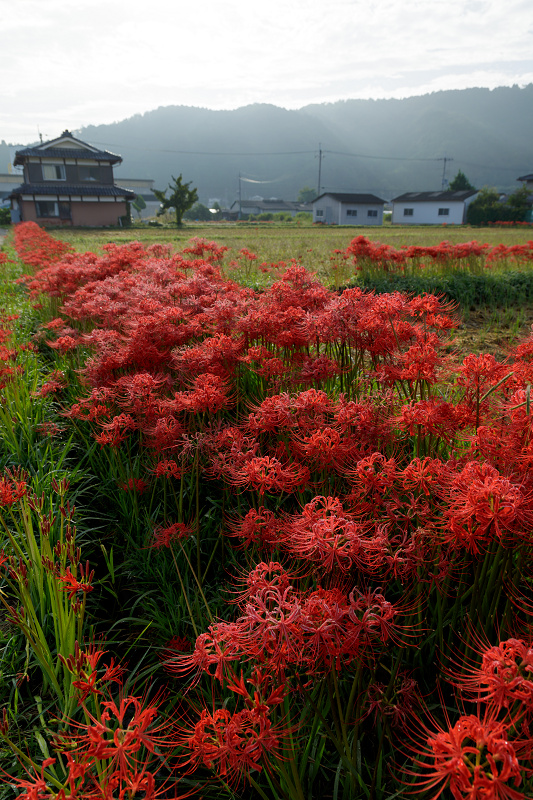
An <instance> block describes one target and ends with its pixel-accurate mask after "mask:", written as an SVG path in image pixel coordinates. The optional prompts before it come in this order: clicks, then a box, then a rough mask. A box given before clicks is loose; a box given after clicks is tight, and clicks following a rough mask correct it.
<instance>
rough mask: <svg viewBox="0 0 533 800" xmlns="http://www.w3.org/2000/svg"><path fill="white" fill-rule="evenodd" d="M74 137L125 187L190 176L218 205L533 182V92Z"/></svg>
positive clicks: (244, 114)
mask: <svg viewBox="0 0 533 800" xmlns="http://www.w3.org/2000/svg"><path fill="white" fill-rule="evenodd" d="M60 133H61V131H57V135H59V134H60ZM74 133H75V135H76V136H78V137H79V138H81V139H84V140H86V141H88V142H91V143H92V144H94V145H97V146H98V147H101V148H102V149H107V150H111V151H113V152H115V153H119V154H120V155H121V156H122V158H123V163H122V165H121V166H120V167H118V168H117V169H116V170H115V176H116V181H117V183H120V177H121V176H122V177H124V178H152V179H154V180H155V188H159V189H164V188H165V186H166V185H167V184H168V181H169V180H170V178H171V175H175V176H177V175H179V174H180V173H182V174H183V178H184V180H186V181H192V184H193V185H194V186H196V187H197V188H198V193H199V197H200V200H201V201H202V202H203V203H207V202H208V200H209V199H213V198H218V199H219V200H220V201H221V202H222V203H223V204H226V205H231V203H232V202H233V201H235V200H236V199H237V198H238V192H239V183H240V187H241V192H242V199H247V198H250V197H253V196H255V195H261V196H262V197H265V198H268V197H277V198H282V199H284V200H295V199H296V197H297V195H298V192H299V190H300V189H301V188H302V187H304V186H310V187H312V188H315V189H317V188H318V177H319V168H320V188H321V190H322V191H348V192H372V193H374V194H377V195H379V196H380V197H382V198H383V199H385V200H389V199H391V198H392V197H394V196H396V195H399V194H401V193H403V192H406V191H416V190H419V191H430V190H435V191H436V190H440V189H441V188H442V186H443V178H444V179H446V180H452V179H453V177H454V175H455V174H456V173H457V171H458V170H459V169H461V170H462V171H463V172H464V173H465V174H466V175H467V177H468V178H469V180H470V182H471V183H473V184H474V185H475V186H476V187H478V188H480V187H482V186H484V185H489V186H495V187H496V188H498V189H500V190H502V191H513V190H514V189H516V188H518V187H519V186H520V185H521V184H520V183H518V182H517V178H518V177H519V176H521V175H524V174H527V173H531V172H533V84H530V85H528V86H525V87H523V88H520V87H518V86H513V87H502V88H499V89H493V90H490V89H464V90H458V91H443V92H435V93H432V94H428V95H423V96H419V97H410V98H406V99H403V100H346V101H339V102H336V103H322V104H319V105H308V106H305V107H304V108H301V109H299V110H295V111H289V110H286V109H283V108H278V107H277V106H273V105H266V104H256V105H249V106H245V107H243V108H238V109H236V110H233V111H212V110H209V109H206V108H195V107H190V106H165V107H161V108H157V109H155V110H154V111H149V112H146V113H145V114H137V115H135V116H133V117H130V118H129V119H125V120H122V121H121V122H115V123H113V124H112V125H94V126H92V125H91V126H89V127H86V128H83V129H81V130H78V131H75V132H74ZM0 135H1V130H0ZM5 146H6V145H5V144H4V143H3V144H2V145H0V159H1V160H2V161H3V160H4V158H3V154H2V152H1V148H2V147H5ZM320 151H322V158H319V152H320ZM444 158H446V159H447V160H446V162H445V161H444ZM0 171H4V170H3V169H0ZM239 175H241V181H239ZM250 180H253V181H258V183H254V182H248V181H250Z"/></svg>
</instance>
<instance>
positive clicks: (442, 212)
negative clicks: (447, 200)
mask: <svg viewBox="0 0 533 800" xmlns="http://www.w3.org/2000/svg"><path fill="white" fill-rule="evenodd" d="M449 213H450V209H449V208H439V217H447V216H448V215H449Z"/></svg>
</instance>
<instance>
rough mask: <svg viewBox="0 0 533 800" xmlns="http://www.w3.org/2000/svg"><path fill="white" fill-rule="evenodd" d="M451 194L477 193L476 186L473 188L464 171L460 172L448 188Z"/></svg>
mask: <svg viewBox="0 0 533 800" xmlns="http://www.w3.org/2000/svg"><path fill="white" fill-rule="evenodd" d="M448 188H449V190H450V191H451V192H462V191H466V190H468V191H470V190H472V191H475V188H476V187H475V186H472V184H471V183H470V181H469V180H468V178H467V177H466V175H465V174H464V172H463V171H462V170H459V172H458V173H457V175H456V176H455V178H454V179H453V181H452V182H451V183H450V184H449V186H448Z"/></svg>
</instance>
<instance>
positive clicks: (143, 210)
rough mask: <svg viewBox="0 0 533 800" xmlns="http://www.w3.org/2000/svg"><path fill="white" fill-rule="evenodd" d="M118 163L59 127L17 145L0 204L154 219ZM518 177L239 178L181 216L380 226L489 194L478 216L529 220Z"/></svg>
mask: <svg viewBox="0 0 533 800" xmlns="http://www.w3.org/2000/svg"><path fill="white" fill-rule="evenodd" d="M121 163H122V158H121V156H120V155H117V154H114V153H111V152H109V151H107V150H101V149H98V148H96V147H94V146H93V145H91V144H89V143H87V142H85V141H81V140H80V139H78V138H76V137H75V136H74V135H73V134H72V133H71V132H70V131H68V130H65V131H64V132H63V133H62V134H61V136H59V137H57V138H55V139H52V140H50V141H46V142H41V143H39V144H37V145H35V146H30V147H25V148H23V149H20V150H17V151H16V153H15V157H14V160H13V164H12V165H11V164H10V165H8V166H9V171H8V172H7V173H4V174H0V206H1V207H2V208H4V209H9V216H10V220H11V222H14V223H16V222H21V221H24V222H27V221H35V222H38V223H40V224H44V225H53V226H82V227H83V226H87V227H106V226H121V225H127V224H130V222H131V219H134V220H137V221H144V222H148V221H150V220H155V219H156V217H157V216H158V215H160V214H161V211H162V206H161V198H160V197H159V198H158V197H156V193H157V190H156V193H154V189H155V187H154V181H153V180H149V179H135V178H122V177H121V178H120V183H116V182H115V177H114V173H113V169H114V167H115V166H117V165H119V164H121ZM517 181H519V182H520V183H521V188H520V189H519V190H517V191H516V192H515V193H513V194H511V195H505V194H500V193H498V192H496V190H490V189H487V188H485V189H483V190H482V191H481V192H480V191H479V190H478V189H476V188H474V187H473V186H472V185H471V184H470V183H469V181H468V179H467V178H466V176H465V175H464V174H463V173H462V172H461V171H459V172H458V174H457V175H456V176H455V179H454V180H453V181H451V183H449V182H448V181H447V180H446V179H445V177H444V174H443V179H442V186H441V189H440V190H439V191H415V190H413V191H409V192H404V193H403V194H401V195H399V196H397V197H394V198H390V199H384V198H382V197H378V196H376V195H375V194H371V193H358V192H334V191H328V192H321V193H319V192H317V191H315V190H313V189H310V188H309V187H304V189H303V190H302V191H301V192H300V193H299V197H298V199H297V200H283V199H279V198H275V197H271V198H263V197H261V196H258V195H256V196H254V197H252V198H250V199H243V197H242V191H241V180H240V178H239V190H238V195H239V196H238V198H237V199H236V200H235V201H234V202H233V203H232V204H231V206H230V207H229V208H224V207H221V205H220V203H219V202H218V200H217V199H216V198H212V199H210V200H209V201H208V206H205V205H203V204H201V203H195V204H192V208H190V210H189V211H188V212H187V217H188V218H189V219H193V220H194V219H199V220H201V221H208V220H210V219H212V220H241V219H259V220H264V221H269V220H273V219H278V220H283V219H288V220H290V219H293V218H295V217H298V218H300V219H302V220H303V219H306V220H308V221H311V220H312V222H313V223H314V224H324V225H354V226H361V225H364V226H380V225H383V222H384V220H385V221H390V222H391V223H392V224H393V225H443V224H447V225H462V224H465V223H466V222H467V221H472V220H470V219H469V218H468V209H469V207H470V205H471V204H472V203H474V202H475V201H476V200H478V203H479V199H480V196H482V197H483V196H484V197H485V198H489V199H490V200H491V201H492V210H491V215H490V216H492V219H488V220H479V221H480V222H487V221H488V222H497V221H524V222H533V174H525V175H522V176H519V177H517ZM318 186H319V189H320V178H319V182H318ZM171 188H172V187H171ZM160 193H161V192H159V194H160ZM187 217H186V218H187ZM494 217H496V219H494Z"/></svg>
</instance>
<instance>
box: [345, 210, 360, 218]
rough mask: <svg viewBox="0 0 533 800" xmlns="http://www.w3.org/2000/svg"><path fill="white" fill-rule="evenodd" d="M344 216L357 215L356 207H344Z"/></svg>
mask: <svg viewBox="0 0 533 800" xmlns="http://www.w3.org/2000/svg"><path fill="white" fill-rule="evenodd" d="M346 216H347V217H356V216H357V209H356V208H347V209H346Z"/></svg>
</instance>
